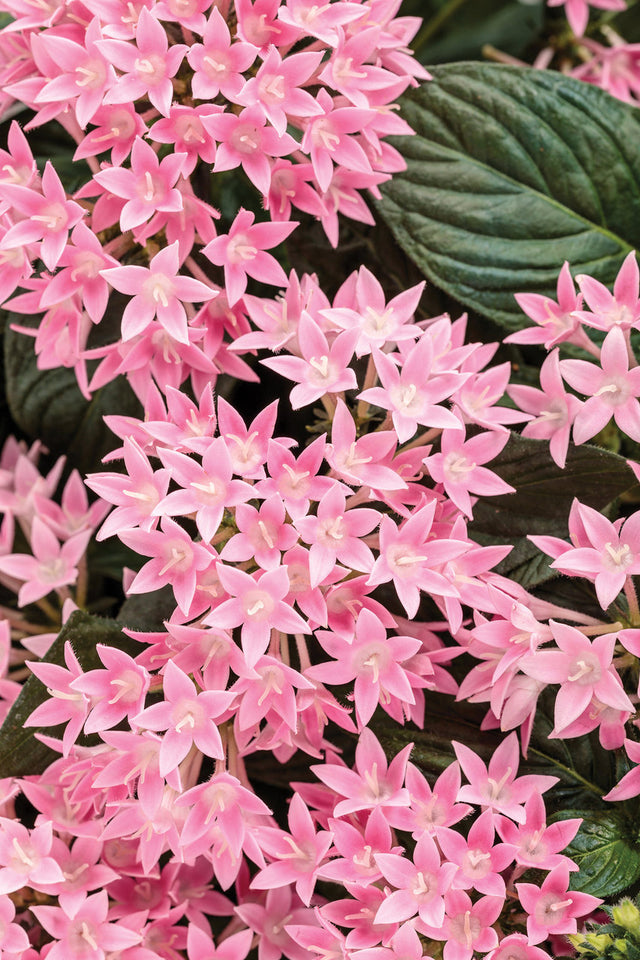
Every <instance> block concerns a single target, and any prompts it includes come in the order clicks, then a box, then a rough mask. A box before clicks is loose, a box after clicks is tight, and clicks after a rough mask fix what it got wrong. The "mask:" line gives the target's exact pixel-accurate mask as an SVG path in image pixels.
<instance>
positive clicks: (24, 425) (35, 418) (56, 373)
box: [4, 314, 142, 473]
mask: <svg viewBox="0 0 640 960" xmlns="http://www.w3.org/2000/svg"><path fill="white" fill-rule="evenodd" d="M10 323H20V324H21V325H23V326H24V317H17V316H16V315H15V314H13V315H10V318H9V322H7V324H6V327H5V333H4V351H5V352H4V362H5V378H6V392H7V401H8V404H9V409H10V411H11V416H12V417H13V419H14V420H15V422H16V423H17V424H18V426H19V427H20V428H21V429H22V430H24V432H25V433H26V434H27V436H29V437H31V438H32V439H39V440H41V441H42V442H43V443H44V444H45V446H47V447H48V448H49V450H50V451H51V452H52V453H53V454H54V455H55V454H62V453H64V454H66V455H67V457H68V460H69V463H70V465H72V466H74V467H77V469H78V470H80V472H81V473H89V472H90V471H91V470H95V469H98V468H99V466H100V461H101V459H102V457H103V456H104V455H105V454H106V453H108V452H109V451H110V450H112V449H113V448H114V447H115V446H117V439H116V438H114V436H113V434H112V433H111V431H110V430H109V428H108V427H107V426H106V425H105V424H104V422H103V419H102V418H103V416H104V415H105V414H106V413H111V414H113V413H119V414H123V415H125V416H141V409H142V408H141V406H140V404H139V402H138V400H137V399H136V397H135V395H134V393H133V391H132V390H131V387H130V386H129V384H128V383H127V382H126V380H125V378H124V377H118V379H117V380H113V381H111V383H108V384H107V385H106V386H104V387H103V388H102V389H101V390H98V391H96V393H95V394H94V395H93V397H92V399H91V401H87V400H85V398H84V397H83V396H82V394H81V393H80V390H79V388H78V385H77V382H76V377H75V373H74V371H73V370H70V369H68V368H66V367H56V368H55V369H53V370H38V367H37V363H36V357H35V354H34V350H33V340H32V338H31V337H29V336H26V335H25V334H23V333H17V332H15V331H14V330H11V329H10V325H9V324H10Z"/></svg>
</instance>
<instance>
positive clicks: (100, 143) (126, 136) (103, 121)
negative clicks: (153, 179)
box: [73, 103, 147, 167]
mask: <svg viewBox="0 0 640 960" xmlns="http://www.w3.org/2000/svg"><path fill="white" fill-rule="evenodd" d="M91 123H92V124H95V126H94V128H93V130H90V131H89V133H88V134H87V135H86V137H84V139H82V140H81V141H80V142H79V144H78V147H77V149H76V152H75V153H74V155H73V159H74V160H86V159H87V157H95V156H97V155H98V154H100V153H104V152H105V151H106V150H111V162H112V164H113V165H114V167H118V166H120V165H121V164H122V163H123V162H124V161H125V160H126V159H127V157H128V156H129V154H130V153H131V149H132V147H133V144H134V143H135V141H136V138H138V137H142V136H144V134H145V133H146V132H147V126H146V124H145V123H144V121H143V119H142V117H141V116H140V114H139V113H137V112H136V109H135V105H134V104H132V103H122V104H117V105H114V106H110V105H101V106H100V108H99V109H98V110H96V112H95V114H94V115H93V117H92V118H91Z"/></svg>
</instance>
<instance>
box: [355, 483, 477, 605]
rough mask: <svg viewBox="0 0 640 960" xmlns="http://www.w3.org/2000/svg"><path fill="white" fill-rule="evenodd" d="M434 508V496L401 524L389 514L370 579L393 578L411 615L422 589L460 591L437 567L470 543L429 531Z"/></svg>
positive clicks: (441, 593) (383, 523) (444, 593)
mask: <svg viewBox="0 0 640 960" xmlns="http://www.w3.org/2000/svg"><path fill="white" fill-rule="evenodd" d="M435 510H436V501H435V500H432V501H431V503H429V504H427V505H426V506H425V507H422V508H421V509H420V510H416V511H415V512H414V513H413V514H412V515H411V517H410V518H409V519H408V520H406V521H405V522H404V523H403V524H402V525H401V526H400V527H397V526H396V525H395V523H394V522H393V520H392V519H391V518H390V517H388V516H386V515H385V516H383V517H382V521H381V523H380V555H379V557H378V559H377V560H376V562H375V564H374V567H373V570H372V571H371V574H370V575H369V579H368V581H367V583H368V584H370V585H372V586H375V585H377V584H379V583H387V582H388V581H389V580H393V585H394V587H395V589H396V593H397V594H398V597H399V598H400V602H401V603H402V605H403V607H404V608H405V610H406V612H407V616H408V617H415V615H416V613H417V612H418V607H419V605H420V591H421V590H425V591H429V592H431V593H434V594H436V595H439V596H447V595H452V596H456V594H457V591H456V590H455V588H454V587H453V586H452V585H451V583H450V582H449V580H447V579H446V577H444V576H443V575H442V573H440V572H439V570H437V569H434V567H439V568H441V567H442V566H443V565H444V564H445V563H446V562H447V561H448V560H452V559H454V557H458V556H460V555H461V554H463V553H465V552H466V550H467V549H468V544H467V543H465V542H463V541H459V540H451V539H448V540H444V539H442V540H440V539H437V538H435V537H433V536H431V535H430V534H431V527H432V525H433V519H434V515H435Z"/></svg>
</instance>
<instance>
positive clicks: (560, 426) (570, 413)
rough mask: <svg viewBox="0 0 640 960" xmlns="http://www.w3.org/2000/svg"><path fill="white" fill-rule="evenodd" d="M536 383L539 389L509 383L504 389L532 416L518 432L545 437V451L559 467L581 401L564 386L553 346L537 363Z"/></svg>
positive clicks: (566, 450) (556, 353)
mask: <svg viewBox="0 0 640 960" xmlns="http://www.w3.org/2000/svg"><path fill="white" fill-rule="evenodd" d="M540 386H541V387H542V390H537V389H536V388H535V387H529V386H526V385H521V384H513V385H511V386H510V387H509V388H508V393H509V396H510V397H511V399H512V400H514V401H515V402H516V403H517V405H518V406H519V407H520V409H521V410H524V412H525V413H529V414H531V415H532V416H533V419H532V420H529V422H528V423H526V424H525V427H524V430H523V431H522V436H523V437H533V438H535V439H536V440H548V441H549V453H550V454H551V457H552V459H553V461H554V463H556V464H557V465H558V466H559V467H560V468H561V469H562V468H564V465H565V463H566V460H567V452H568V449H569V439H570V435H571V427H572V425H573V422H574V420H575V418H576V416H577V414H578V411H579V410H580V408H581V407H582V401H581V400H579V399H578V397H576V396H574V395H573V394H572V393H567V391H566V390H565V386H564V382H563V380H562V374H561V372H560V359H559V353H558V351H557V350H553V351H552V352H551V353H550V354H549V356H548V357H547V358H546V359H545V360H544V362H543V364H542V366H541V367H540Z"/></svg>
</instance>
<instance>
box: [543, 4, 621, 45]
mask: <svg viewBox="0 0 640 960" xmlns="http://www.w3.org/2000/svg"><path fill="white" fill-rule="evenodd" d="M547 4H548V6H550V7H561V6H563V5H564V11H565V13H566V15H567V20H568V21H569V26H570V27H571V29H572V30H573V32H574V33H575V35H576V36H577V37H581V36H582V35H583V33H584V32H585V30H586V29H587V24H588V22H589V7H590V6H591V7H597V8H598V9H599V10H626V9H627V3H626V0H547Z"/></svg>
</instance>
